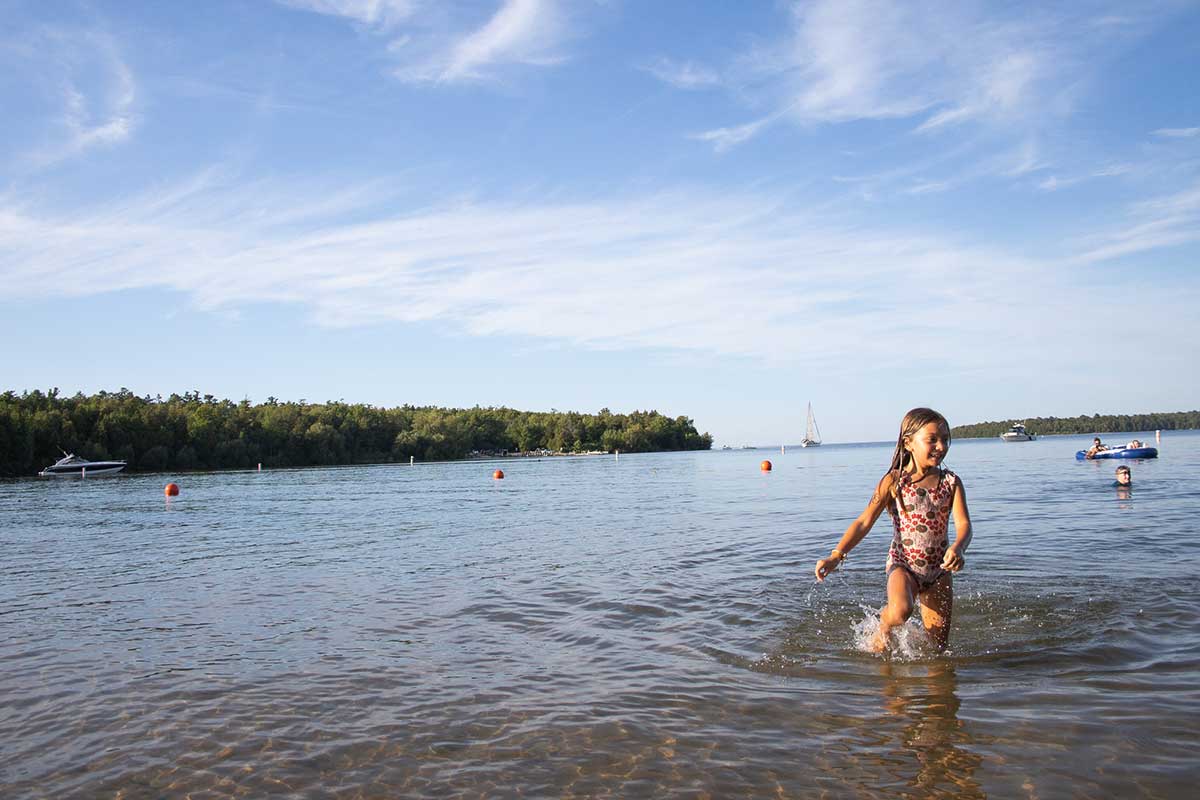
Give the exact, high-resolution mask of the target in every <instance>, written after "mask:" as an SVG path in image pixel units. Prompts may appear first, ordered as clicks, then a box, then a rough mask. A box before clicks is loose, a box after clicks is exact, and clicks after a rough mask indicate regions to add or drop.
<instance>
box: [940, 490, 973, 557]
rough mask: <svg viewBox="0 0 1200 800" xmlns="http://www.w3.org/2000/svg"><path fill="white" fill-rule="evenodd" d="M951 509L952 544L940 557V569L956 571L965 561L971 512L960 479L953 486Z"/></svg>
mask: <svg viewBox="0 0 1200 800" xmlns="http://www.w3.org/2000/svg"><path fill="white" fill-rule="evenodd" d="M952 511H953V513H954V544H952V545H950V547H949V549H947V550H946V557H945V558H943V559H942V569H948V570H950V571H951V572H958V571H959V570H960V569H962V568H963V565H964V564H965V563H966V560H965V559H964V558H963V553H964V552H966V549H967V545H969V544H970V543H971V512H970V511H968V510H967V492H966V489H964V488H963V484H962V480H959V482H958V485H957V486H956V487H954V507H953V509H952Z"/></svg>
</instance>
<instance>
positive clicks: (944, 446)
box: [907, 422, 950, 472]
mask: <svg viewBox="0 0 1200 800" xmlns="http://www.w3.org/2000/svg"><path fill="white" fill-rule="evenodd" d="M907 448H908V452H910V453H912V456H913V462H914V466H915V467H916V468H917V469H919V470H921V471H922V472H924V471H925V470H927V469H933V468H934V467H936V466H937V465H939V464H941V463H942V459H943V458H945V457H946V451H948V450H949V449H950V431H949V430H948V429H947V428H946V426H944V425H940V424H938V423H936V422H930V423H928V424H926V425H925V427H923V428H920V429H918V430H917V432H916V433H914V434H912V435H911V436H909V437H908V442H907Z"/></svg>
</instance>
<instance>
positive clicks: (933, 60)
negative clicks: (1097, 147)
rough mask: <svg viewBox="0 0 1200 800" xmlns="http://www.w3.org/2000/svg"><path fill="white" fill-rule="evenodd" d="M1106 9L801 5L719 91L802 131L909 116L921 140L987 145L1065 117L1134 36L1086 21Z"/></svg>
mask: <svg viewBox="0 0 1200 800" xmlns="http://www.w3.org/2000/svg"><path fill="white" fill-rule="evenodd" d="M1104 5H1105V3H1104V2H1101V4H1100V5H1099V6H1089V7H1087V8H1082V7H1081V8H1078V9H1075V8H1073V7H1072V8H1056V9H1053V10H1049V9H1048V10H1035V11H1034V12H1032V13H1029V12H1027V11H1021V12H1020V13H1009V12H1007V11H1005V10H1004V9H1003V8H1001V7H998V6H995V5H989V4H980V3H952V4H947V3H942V2H935V1H934V0H814V2H805V3H799V2H797V3H794V4H793V6H792V14H791V26H790V30H788V31H787V33H786V34H785V35H784V36H782V37H781V38H780V39H778V40H776V41H774V42H769V43H765V44H759V45H758V46H757V47H755V48H754V49H753V50H752V51H751V52H749V53H747V54H746V55H745V56H744V57H743V58H742V59H741V60H740V62H739V63H738V66H737V68H734V69H731V70H730V75H729V76H728V78H727V79H726V80H723V83H724V84H728V85H731V86H735V87H736V88H737V91H738V92H739V96H740V97H745V98H748V99H749V100H750V102H752V103H753V104H754V106H755V107H756V108H758V115H759V116H761V115H762V110H761V108H762V107H763V106H767V107H773V108H775V109H779V110H781V111H782V110H783V109H787V116H789V117H791V118H792V119H793V120H795V121H796V122H797V123H798V124H800V125H803V126H811V125H831V124H841V123H848V122H854V121H859V120H887V119H904V120H909V119H911V120H913V122H914V127H913V130H914V131H916V132H919V133H922V134H926V135H929V136H933V135H937V134H942V133H945V132H947V131H948V130H949V129H951V128H961V127H963V126H967V125H972V126H976V127H979V128H983V129H986V130H988V131H989V132H991V133H992V134H993V135H992V139H993V140H999V139H1001V138H1003V137H1004V136H1005V135H1013V136H1017V137H1027V136H1029V135H1031V133H1033V132H1036V131H1039V130H1044V129H1046V128H1047V127H1051V126H1053V125H1054V124H1055V120H1057V119H1061V118H1062V117H1063V116H1064V115H1065V114H1066V113H1069V112H1070V110H1071V109H1072V107H1073V104H1074V102H1075V95H1076V94H1077V93H1078V92H1079V91H1080V87H1081V86H1086V81H1087V79H1088V77H1089V76H1090V74H1091V73H1092V71H1093V70H1094V69H1095V66H1096V65H1097V64H1099V63H1102V62H1103V61H1104V59H1105V57H1106V54H1107V53H1108V52H1109V51H1110V50H1111V49H1112V48H1111V47H1110V44H1111V40H1112V39H1113V38H1115V37H1119V36H1129V35H1132V33H1131V31H1133V30H1136V29H1137V26H1135V25H1133V24H1132V23H1130V24H1128V25H1124V26H1112V25H1097V24H1093V22H1094V20H1095V19H1096V18H1097V17H1098V16H1100V14H1099V12H1100V11H1103V6H1104ZM1109 5H1112V6H1113V7H1116V4H1115V3H1111V4H1109ZM1153 13H1154V9H1151V8H1147V9H1146V10H1145V14H1146V15H1151V14H1153ZM735 127H736V126H735ZM746 138H750V137H746ZM745 140H746V139H743V140H742V141H745ZM719 141H722V142H724V141H725V140H723V139H722V140H719Z"/></svg>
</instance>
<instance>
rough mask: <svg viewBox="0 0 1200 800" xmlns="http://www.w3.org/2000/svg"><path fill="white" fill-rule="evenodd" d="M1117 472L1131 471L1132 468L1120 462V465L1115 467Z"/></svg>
mask: <svg viewBox="0 0 1200 800" xmlns="http://www.w3.org/2000/svg"><path fill="white" fill-rule="evenodd" d="M1117 472H1132V470H1131V469H1129V467H1127V466H1125V465H1124V464H1122V465H1121V466H1119V467H1117Z"/></svg>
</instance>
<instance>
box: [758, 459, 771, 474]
mask: <svg viewBox="0 0 1200 800" xmlns="http://www.w3.org/2000/svg"><path fill="white" fill-rule="evenodd" d="M758 467H759V469H761V470H762V471H763V472H770V471H771V462H770V461H764V462H762V463H761V464H759V465H758Z"/></svg>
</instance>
